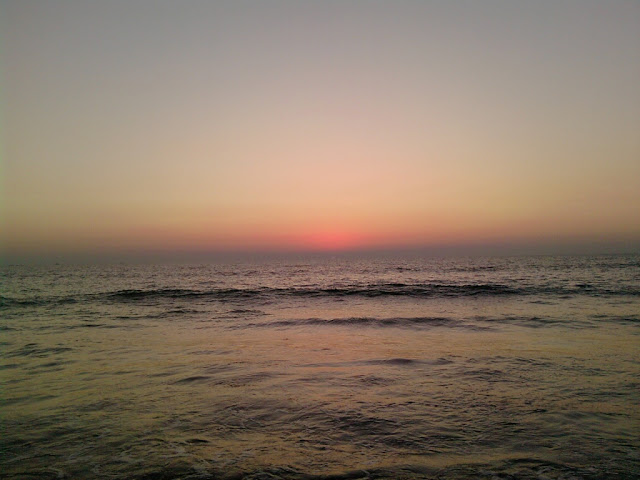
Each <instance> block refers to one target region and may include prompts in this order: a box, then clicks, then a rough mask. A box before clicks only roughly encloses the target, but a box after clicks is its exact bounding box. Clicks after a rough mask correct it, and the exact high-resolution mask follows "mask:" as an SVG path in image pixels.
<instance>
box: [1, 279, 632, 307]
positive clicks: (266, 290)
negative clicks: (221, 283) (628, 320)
mask: <svg viewBox="0 0 640 480" xmlns="http://www.w3.org/2000/svg"><path fill="white" fill-rule="evenodd" d="M530 295H557V296H583V295H584V296H594V297H617V296H640V289H638V288H633V287H630V286H620V287H619V288H603V287H599V286H594V285H589V284H577V285H571V286H569V285H562V286H552V285H535V286H534V285H531V286H526V285H524V286H518V287H515V286H509V285H505V284H500V283H469V284H456V283H435V282H434V283H431V282H430V283H371V284H354V285H335V286H325V287H321V286H293V287H267V286H258V287H253V288H236V287H220V288H210V289H205V290H196V289H188V288H155V289H126V290H117V291H112V292H104V293H92V294H84V295H66V296H53V297H44V296H37V297H30V298H12V297H7V296H0V309H5V308H29V307H31V308H34V307H42V306H50V305H65V304H73V303H81V302H82V303H85V302H92V301H94V302H95V301H99V302H107V303H110V302H120V303H136V302H148V301H161V300H163V299H169V300H190V299H194V300H204V301H234V300H251V299H275V298H286V297H288V298H296V297H297V298H345V297H361V298H376V297H383V298H384V297H408V298H418V299H419V298H462V297H495V296H530Z"/></svg>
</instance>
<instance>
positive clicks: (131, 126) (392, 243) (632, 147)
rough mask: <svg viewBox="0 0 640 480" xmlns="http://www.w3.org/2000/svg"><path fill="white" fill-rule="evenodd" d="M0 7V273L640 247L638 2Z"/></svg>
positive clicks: (27, 4) (32, 3)
mask: <svg viewBox="0 0 640 480" xmlns="http://www.w3.org/2000/svg"><path fill="white" fill-rule="evenodd" d="M0 8H1V9H2V15H0V17H2V20H1V22H2V29H1V35H2V45H3V55H2V68H1V71H2V86H3V87H2V88H3V90H2V97H3V98H2V100H3V117H4V120H3V123H4V126H5V128H4V129H3V140H2V144H3V148H4V152H3V166H2V169H3V177H4V178H3V180H4V188H3V194H2V195H3V201H2V202H1V207H0V208H1V212H0V213H1V214H2V218H3V220H2V222H3V226H2V229H1V233H0V245H1V248H2V255H3V256H12V255H31V254H37V255H57V254H60V253H65V252H84V253H92V254H96V255H100V254H101V253H109V252H111V253H113V252H119V251H140V252H145V251H150V250H162V251H171V250H175V251H185V250H186V251H189V250H193V251H202V250H210V251H229V250H237V249H246V250H251V251H253V250H274V249H281V250H287V249H289V250H292V251H298V250H304V249H311V250H331V251H333V250H343V249H354V248H364V249H366V248H381V247H385V248H392V247H397V248H407V247H420V246H427V247H429V246H438V245H441V246H447V245H470V246H473V245H479V244H494V245H499V244H502V243H504V242H507V243H509V242H510V243H514V244H517V243H520V244H523V245H524V244H527V245H534V246H535V245H538V244H540V245H541V244H545V245H553V244H558V245H559V244H567V243H571V242H575V243H576V244H591V245H593V246H594V247H593V248H596V247H597V245H598V244H600V243H603V242H604V243H609V244H621V245H625V247H624V248H625V249H627V250H628V249H629V248H631V249H636V250H637V249H638V248H639V246H640V224H639V223H638V222H637V219H638V218H640V189H638V188H637V179H638V178H640V162H638V158H640V136H639V135H638V131H640V90H639V89H638V88H637V85H638V81H639V79H640V50H639V49H638V48H637V45H639V44H640V29H639V28H638V25H640V5H639V4H637V3H633V2H622V1H621V2H614V3H609V4H606V5H605V4H602V3H599V2H591V1H581V2H578V1H569V2H563V3H560V4H558V3H556V2H550V1H542V2H535V3H527V4H521V3H518V4H512V3H508V2H500V1H494V0H491V1H485V2H466V1H455V2H394V3H384V2H358V1H356V2H349V3H338V2H336V3H322V2H317V3H304V4H303V3H297V2H286V1H277V2H269V3H265V2H248V3H246V2H245V3H242V4H240V3H237V2H215V3H200V2H184V3H182V2H181V3H174V2H163V1H161V2H147V1H140V2H135V3H124V2H102V3H86V2H81V1H73V0H71V1H66V2H55V3H52V2H38V1H27V2H17V1H14V2H12V1H5V2H3V3H2V4H1V6H0ZM596 249H597V248H596Z"/></svg>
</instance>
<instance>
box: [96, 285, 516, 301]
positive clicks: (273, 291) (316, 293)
mask: <svg viewBox="0 0 640 480" xmlns="http://www.w3.org/2000/svg"><path fill="white" fill-rule="evenodd" d="M523 293H525V292H524V291H522V290H521V289H518V288H513V287H509V286H507V285H500V284H467V285H455V284H438V283H429V284H405V283H376V284H369V285H347V286H330V287H315V286H310V287H309V286H304V287H288V288H273V287H258V288H216V289H209V290H190V289H153V290H120V291H117V292H112V293H108V294H106V297H107V298H110V299H113V300H120V301H136V300H142V299H153V298H210V299H221V300H224V299H246V298H259V297H349V296H357V297H384V296H407V297H461V296H478V295H517V294H523Z"/></svg>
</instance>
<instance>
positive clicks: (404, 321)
mask: <svg viewBox="0 0 640 480" xmlns="http://www.w3.org/2000/svg"><path fill="white" fill-rule="evenodd" d="M304 326H346V327H401V328H402V327H404V328H420V327H422V328H429V327H449V328H465V329H471V330H489V329H490V328H489V327H481V326H478V325H471V324H468V323H465V322H463V321H461V320H457V319H454V318H446V317H400V318H375V317H348V318H329V319H324V318H303V319H287V320H276V321H272V322H260V323H247V324H244V325H236V326H234V327H233V328H272V327H276V328H277V327H283V328H288V327H304Z"/></svg>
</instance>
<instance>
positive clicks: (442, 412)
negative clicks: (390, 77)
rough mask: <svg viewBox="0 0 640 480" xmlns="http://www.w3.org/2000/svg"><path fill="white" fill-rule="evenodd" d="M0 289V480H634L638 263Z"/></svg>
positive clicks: (14, 284)
mask: <svg viewBox="0 0 640 480" xmlns="http://www.w3.org/2000/svg"><path fill="white" fill-rule="evenodd" d="M0 279H1V284H0V285H1V290H0V293H1V299H0V341H1V350H0V375H1V377H0V378H1V383H2V387H1V391H0V395H1V397H0V398H1V403H0V409H1V411H0V413H1V414H0V421H1V428H0V447H1V449H2V452H1V454H0V476H1V477H2V478H10V479H36V478H37V479H49V478H51V479H58V478H70V479H94V478H100V479H140V480H142V479H145V480H152V479H242V478H246V479H254V480H266V479H336V480H337V479H360V478H363V479H364V478H388V479H417V478H426V479H430V478H433V479H471V478H473V479H476V478H479V479H536V480H544V479H567V480H569V479H573V480H576V479H630V478H640V375H639V374H640V256H580V257H570V256H561V257H552V256H536V257H525V256H521V257H496V258H479V257H474V258H420V257H419V256H415V257H406V258H405V257H400V256H398V257H379V258H378V257H375V258H374V257H369V258H356V257H345V256H335V257H331V256H318V257H309V258H307V257H302V256H300V257H291V258H287V259H262V260H252V261H250V260H238V261H227V262H220V263H216V264H208V265H95V266H67V265H49V266H20V265H16V266H4V267H2V268H1V270H0Z"/></svg>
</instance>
